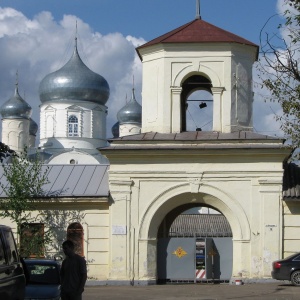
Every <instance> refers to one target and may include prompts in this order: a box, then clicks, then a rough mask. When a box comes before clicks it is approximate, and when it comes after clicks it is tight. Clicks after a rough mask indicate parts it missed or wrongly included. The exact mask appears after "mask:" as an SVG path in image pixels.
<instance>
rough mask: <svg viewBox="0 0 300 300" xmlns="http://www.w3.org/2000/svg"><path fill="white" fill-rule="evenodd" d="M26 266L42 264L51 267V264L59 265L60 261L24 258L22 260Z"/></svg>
mask: <svg viewBox="0 0 300 300" xmlns="http://www.w3.org/2000/svg"><path fill="white" fill-rule="evenodd" d="M24 261H25V263H26V264H31V265H33V264H44V265H53V264H60V263H61V262H62V260H57V259H40V258H39V259H35V258H26V259H24Z"/></svg>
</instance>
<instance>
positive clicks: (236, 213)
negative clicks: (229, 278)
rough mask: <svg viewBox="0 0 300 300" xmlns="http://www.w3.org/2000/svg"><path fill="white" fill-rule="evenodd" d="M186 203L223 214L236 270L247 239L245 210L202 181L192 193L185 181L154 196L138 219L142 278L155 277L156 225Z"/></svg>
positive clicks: (247, 229) (154, 278)
mask: <svg viewBox="0 0 300 300" xmlns="http://www.w3.org/2000/svg"><path fill="white" fill-rule="evenodd" d="M198 188H199V187H198ZM192 191H194V187H192ZM187 203H194V204H204V205H208V206H211V207H214V208H216V209H217V210H218V211H220V212H221V213H222V214H223V215H224V216H225V217H226V219H227V220H228V222H229V224H230V226H231V228H232V235H233V256H234V257H235V260H234V268H233V276H234V275H235V273H237V272H238V271H237V270H239V268H240V261H241V259H242V253H243V250H244V248H245V247H247V245H249V241H250V225H249V222H248V219H247V216H246V214H245V212H244V210H243V209H242V207H241V206H240V204H239V203H238V201H237V200H236V199H234V198H232V197H230V196H229V195H228V194H226V193H224V192H223V191H221V190H219V189H218V188H216V187H214V186H211V185H207V184H203V185H201V188H200V190H198V192H197V193H192V192H191V185H190V184H186V183H184V184H182V185H180V186H177V187H175V188H171V189H169V190H168V191H165V192H164V193H162V194H161V195H159V196H158V197H157V198H156V199H153V201H152V202H151V203H150V205H149V206H148V209H147V210H146V212H145V214H144V216H143V218H142V220H141V226H140V230H139V252H140V258H139V261H140V266H139V268H140V270H139V273H140V275H141V277H142V278H145V279H146V278H147V280H156V265H157V262H156V255H157V252H156V248H157V231H158V227H159V225H160V224H161V222H162V220H163V219H164V217H165V216H166V214H167V213H168V212H170V211H171V210H173V209H175V208H176V207H178V206H180V205H184V204H187ZM246 244H247V245H246ZM141 264H142V265H141ZM142 278H141V279H142Z"/></svg>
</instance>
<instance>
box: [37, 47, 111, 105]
mask: <svg viewBox="0 0 300 300" xmlns="http://www.w3.org/2000/svg"><path fill="white" fill-rule="evenodd" d="M39 93H40V100H41V102H42V103H44V102H48V101H65V100H69V101H70V100H71V101H72V100H81V101H82V100H84V101H90V102H94V103H97V104H102V105H104V104H105V103H106V102H107V100H108V97H109V93H110V91H109V85H108V83H107V81H106V80H105V78H103V77H102V76H101V75H99V74H97V73H95V72H93V71H91V70H90V69H89V68H88V67H87V66H86V65H85V64H84V63H83V61H82V60H81V58H80V56H79V54H78V51H77V45H75V49H74V53H73V55H72V57H71V59H70V60H69V61H68V62H67V63H66V64H65V65H64V66H63V67H62V68H61V69H59V70H58V71H55V72H53V73H51V74H49V75H47V76H46V77H45V78H44V79H43V80H42V81H41V83H40V89H39Z"/></svg>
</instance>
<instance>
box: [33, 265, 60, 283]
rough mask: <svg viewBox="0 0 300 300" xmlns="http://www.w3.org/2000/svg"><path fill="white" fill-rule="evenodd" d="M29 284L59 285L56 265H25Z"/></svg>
mask: <svg viewBox="0 0 300 300" xmlns="http://www.w3.org/2000/svg"><path fill="white" fill-rule="evenodd" d="M27 269H28V273H29V283H34V284H59V283H60V279H59V270H58V267H57V266H56V265H49V264H43V263H35V264H32V263H30V264H27Z"/></svg>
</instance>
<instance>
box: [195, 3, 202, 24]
mask: <svg viewBox="0 0 300 300" xmlns="http://www.w3.org/2000/svg"><path fill="white" fill-rule="evenodd" d="M196 19H200V20H201V15H200V0H196Z"/></svg>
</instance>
